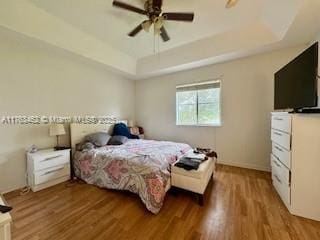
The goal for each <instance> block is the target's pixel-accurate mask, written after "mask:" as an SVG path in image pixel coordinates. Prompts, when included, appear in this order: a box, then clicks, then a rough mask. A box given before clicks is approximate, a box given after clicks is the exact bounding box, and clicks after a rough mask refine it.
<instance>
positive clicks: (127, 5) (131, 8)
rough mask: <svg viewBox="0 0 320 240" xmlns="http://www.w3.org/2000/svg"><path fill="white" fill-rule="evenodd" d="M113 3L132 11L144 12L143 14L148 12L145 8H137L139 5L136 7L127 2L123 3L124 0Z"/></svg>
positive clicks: (115, 5)
mask: <svg viewBox="0 0 320 240" xmlns="http://www.w3.org/2000/svg"><path fill="white" fill-rule="evenodd" d="M112 5H113V6H114V7H118V8H122V9H125V10H128V11H131V12H136V13H139V14H143V15H146V14H147V12H146V11H145V10H143V9H140V8H137V7H134V6H132V5H130V4H127V3H123V2H120V1H117V0H115V1H113V3H112Z"/></svg>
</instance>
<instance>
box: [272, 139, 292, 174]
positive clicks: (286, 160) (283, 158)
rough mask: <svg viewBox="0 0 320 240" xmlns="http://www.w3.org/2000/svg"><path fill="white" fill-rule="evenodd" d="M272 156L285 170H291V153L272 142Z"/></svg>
mask: <svg viewBox="0 0 320 240" xmlns="http://www.w3.org/2000/svg"><path fill="white" fill-rule="evenodd" d="M272 154H273V155H274V157H275V158H277V159H278V160H280V162H282V163H283V164H284V165H285V166H286V167H287V168H289V169H291V151H288V150H286V149H285V148H283V147H281V146H280V145H278V144H276V143H275V142H272Z"/></svg>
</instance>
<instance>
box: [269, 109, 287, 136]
mask: <svg viewBox="0 0 320 240" xmlns="http://www.w3.org/2000/svg"><path fill="white" fill-rule="evenodd" d="M271 128H273V129H277V130H280V131H283V132H286V133H291V116H290V115H289V114H273V115H272V116H271Z"/></svg>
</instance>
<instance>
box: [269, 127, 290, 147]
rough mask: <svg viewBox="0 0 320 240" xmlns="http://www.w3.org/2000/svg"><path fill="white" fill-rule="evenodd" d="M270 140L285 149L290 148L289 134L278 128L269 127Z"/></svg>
mask: <svg viewBox="0 0 320 240" xmlns="http://www.w3.org/2000/svg"><path fill="white" fill-rule="evenodd" d="M271 140H272V141H273V142H275V143H277V144H279V145H280V146H282V147H284V148H285V149H287V150H291V135H290V134H288V133H284V132H281V131H279V130H275V129H271Z"/></svg>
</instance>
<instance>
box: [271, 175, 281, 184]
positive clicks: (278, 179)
mask: <svg viewBox="0 0 320 240" xmlns="http://www.w3.org/2000/svg"><path fill="white" fill-rule="evenodd" d="M273 176H274V177H275V178H276V179H277V181H278V182H279V183H282V182H281V180H280V178H279V177H278V176H277V175H276V174H274V175H273Z"/></svg>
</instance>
